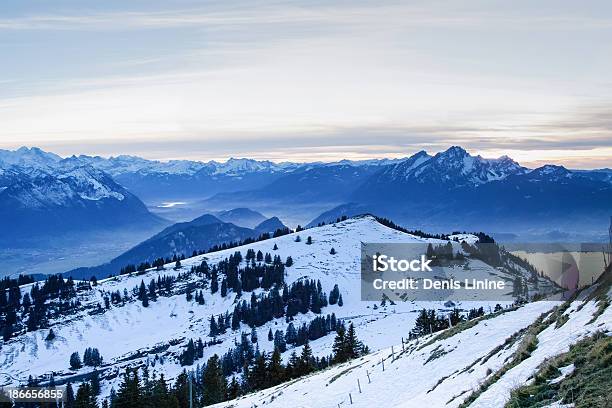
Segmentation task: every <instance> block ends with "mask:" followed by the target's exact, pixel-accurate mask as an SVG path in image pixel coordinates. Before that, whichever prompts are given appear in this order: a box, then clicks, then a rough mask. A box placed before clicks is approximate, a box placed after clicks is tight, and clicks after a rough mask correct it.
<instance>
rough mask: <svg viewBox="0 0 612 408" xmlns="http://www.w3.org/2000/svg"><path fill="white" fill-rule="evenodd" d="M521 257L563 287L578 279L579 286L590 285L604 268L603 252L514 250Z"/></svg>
mask: <svg viewBox="0 0 612 408" xmlns="http://www.w3.org/2000/svg"><path fill="white" fill-rule="evenodd" d="M512 253H513V254H514V255H516V256H518V257H520V258H523V259H526V260H527V261H528V262H529V263H530V264H532V265H533V266H535V267H536V269H537V270H538V271H542V272H544V275H546V276H548V277H549V278H550V279H551V280H552V281H554V282H556V283H557V284H559V285H560V286H562V287H566V286H568V284H570V286H571V283H572V282H573V283H574V284H575V282H576V281H578V284H579V286H584V285H590V284H591V283H592V282H594V281H596V280H597V278H598V277H599V275H601V273H602V272H603V269H604V259H603V254H602V253H601V252H595V251H593V252H591V251H584V252H583V251H565V252H528V251H524V250H517V251H512Z"/></svg>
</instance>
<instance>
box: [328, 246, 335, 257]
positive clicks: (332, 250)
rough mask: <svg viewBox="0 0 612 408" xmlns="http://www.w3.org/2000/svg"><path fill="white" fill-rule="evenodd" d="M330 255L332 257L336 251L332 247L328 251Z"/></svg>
mask: <svg viewBox="0 0 612 408" xmlns="http://www.w3.org/2000/svg"><path fill="white" fill-rule="evenodd" d="M329 253H330V254H332V255H336V249H335V248H334V247H332V249H331V250H330V251H329Z"/></svg>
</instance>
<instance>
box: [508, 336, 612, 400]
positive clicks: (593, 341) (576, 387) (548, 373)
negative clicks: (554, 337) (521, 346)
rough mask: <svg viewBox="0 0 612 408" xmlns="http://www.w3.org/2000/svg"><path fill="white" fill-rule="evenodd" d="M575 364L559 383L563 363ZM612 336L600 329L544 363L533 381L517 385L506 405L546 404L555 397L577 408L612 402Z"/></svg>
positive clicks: (567, 364)
mask: <svg viewBox="0 0 612 408" xmlns="http://www.w3.org/2000/svg"><path fill="white" fill-rule="evenodd" d="M570 364H574V366H575V369H574V371H573V372H572V373H571V374H569V375H568V376H567V377H565V378H564V379H562V380H561V381H559V382H557V383H551V380H553V379H555V378H558V377H559V376H560V375H561V372H560V371H559V368H560V367H567V366H569V365H570ZM611 389H612V337H610V336H608V335H606V334H604V333H601V332H598V333H596V334H595V335H593V336H591V337H588V338H586V339H584V340H581V341H579V342H578V343H576V344H574V345H572V346H571V347H570V351H569V352H567V353H564V354H561V355H559V356H557V357H555V358H553V359H551V360H550V361H548V362H547V363H546V364H544V365H543V366H542V367H541V368H540V369H539V370H538V372H537V373H536V374H535V377H534V381H533V384H530V385H526V386H523V387H520V388H517V389H515V390H514V391H513V392H512V393H511V396H510V401H508V403H507V404H506V408H536V407H543V406H545V405H548V404H551V403H553V402H555V401H562V402H563V403H564V404H569V403H573V404H575V407H576V408H582V407H609V406H612V396H610V390H611Z"/></svg>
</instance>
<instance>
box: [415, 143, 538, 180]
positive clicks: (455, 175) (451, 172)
mask: <svg viewBox="0 0 612 408" xmlns="http://www.w3.org/2000/svg"><path fill="white" fill-rule="evenodd" d="M525 171H526V169H525V168H524V167H521V166H520V165H519V164H518V163H516V162H515V161H514V160H512V159H510V158H509V157H507V156H502V157H500V158H498V159H485V158H483V157H481V156H480V155H478V156H472V155H470V154H469V153H468V152H467V151H465V149H463V148H461V147H459V146H452V147H450V148H449V149H447V150H446V151H444V152H440V153H438V154H436V155H435V156H434V157H432V158H431V160H428V161H426V162H424V163H423V164H422V165H420V166H418V167H417V168H416V169H415V170H414V171H413V172H412V174H411V175H412V177H413V178H417V179H419V182H421V183H424V182H437V183H443V184H450V185H453V186H462V185H479V184H483V183H487V182H489V181H493V180H501V179H504V178H506V177H508V176H510V175H513V174H519V173H524V172H525Z"/></svg>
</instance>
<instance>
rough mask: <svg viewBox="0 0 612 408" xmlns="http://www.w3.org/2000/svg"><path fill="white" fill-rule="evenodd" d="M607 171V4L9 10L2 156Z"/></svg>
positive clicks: (28, 5)
mask: <svg viewBox="0 0 612 408" xmlns="http://www.w3.org/2000/svg"><path fill="white" fill-rule="evenodd" d="M453 144H459V145H462V146H464V147H466V148H467V149H468V150H470V151H471V152H473V153H479V154H482V155H483V156H485V157H492V156H499V155H502V154H507V155H509V156H511V157H513V158H515V159H517V160H519V161H520V162H521V163H523V164H526V165H537V164H540V163H544V162H553V163H559V164H564V165H566V166H569V167H581V168H593V167H612V3H610V2H609V1H601V2H598V1H557V0H555V1H537V2H534V1H512V2H508V1H432V0H430V1H412V2H409V1H403V2H393V1H381V0H377V1H313V0H310V1H303V2H287V1H233V2H228V1H218V2H216V1H190V0H175V1H168V0H166V1H160V0H146V1H145V0H132V1H125V0H105V1H102V2H100V1H85V0H55V1H53V2H50V1H44V0H36V1H35V0H3V1H2V2H1V3H0V148H15V147H18V146H21V145H29V146H32V145H36V146H40V147H43V148H45V149H48V150H52V151H55V152H57V153H59V154H63V155H67V154H73V153H77V154H78V153H87V154H101V155H111V154H113V155H114V154H122V153H127V154H137V155H141V156H144V157H149V158H156V159H170V158H189V159H225V158H228V157H230V156H234V157H253V158H267V159H272V160H296V161H312V160H337V159H340V158H357V159H358V158H371V157H401V156H406V155H408V154H411V153H414V152H415V151H417V150H421V149H426V150H429V151H433V152H435V151H439V150H442V149H445V148H447V147H448V146H450V145H453Z"/></svg>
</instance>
